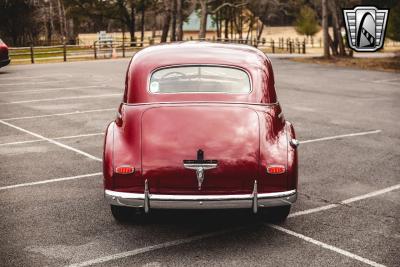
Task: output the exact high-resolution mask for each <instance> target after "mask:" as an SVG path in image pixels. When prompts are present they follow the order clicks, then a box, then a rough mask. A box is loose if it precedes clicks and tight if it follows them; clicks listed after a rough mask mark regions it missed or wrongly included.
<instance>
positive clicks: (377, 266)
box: [268, 224, 385, 267]
mask: <svg viewBox="0 0 400 267" xmlns="http://www.w3.org/2000/svg"><path fill="white" fill-rule="evenodd" d="M268 226H269V227H272V228H274V229H276V230H278V231H280V232H283V233H286V234H288V235H291V236H294V237H297V238H300V239H301V240H304V241H306V242H309V243H312V244H314V245H317V246H319V247H322V248H324V249H327V250H330V251H333V252H336V253H339V254H341V255H343V256H346V257H349V258H351V259H354V260H357V261H360V262H362V263H365V264H368V265H370V266H374V267H384V266H385V265H382V264H380V263H377V262H374V261H371V260H369V259H366V258H363V257H360V256H358V255H356V254H353V253H351V252H349V251H346V250H344V249H341V248H338V247H335V246H331V245H328V244H326V243H323V242H321V241H318V240H315V239H313V238H311V237H308V236H305V235H302V234H299V233H296V232H294V231H291V230H289V229H286V228H283V227H281V226H279V225H274V224H268Z"/></svg>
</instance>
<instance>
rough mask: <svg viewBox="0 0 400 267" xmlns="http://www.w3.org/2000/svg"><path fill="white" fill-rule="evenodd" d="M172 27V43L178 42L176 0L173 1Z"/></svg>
mask: <svg viewBox="0 0 400 267" xmlns="http://www.w3.org/2000/svg"><path fill="white" fill-rule="evenodd" d="M171 13H172V14H171V16H172V26H171V37H170V40H171V42H175V41H176V0H172V12H171Z"/></svg>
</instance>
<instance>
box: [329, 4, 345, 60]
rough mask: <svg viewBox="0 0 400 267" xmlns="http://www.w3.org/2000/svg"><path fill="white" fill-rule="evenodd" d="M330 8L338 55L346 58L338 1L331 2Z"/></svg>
mask: <svg viewBox="0 0 400 267" xmlns="http://www.w3.org/2000/svg"><path fill="white" fill-rule="evenodd" d="M330 4H331V5H330V7H331V12H332V18H333V25H334V26H335V27H334V33H333V34H334V36H335V39H336V41H335V43H336V45H337V46H338V47H339V51H338V54H339V55H340V56H346V50H345V49H344V42H343V38H342V32H341V26H340V25H341V22H340V21H339V16H338V10H337V5H336V1H330Z"/></svg>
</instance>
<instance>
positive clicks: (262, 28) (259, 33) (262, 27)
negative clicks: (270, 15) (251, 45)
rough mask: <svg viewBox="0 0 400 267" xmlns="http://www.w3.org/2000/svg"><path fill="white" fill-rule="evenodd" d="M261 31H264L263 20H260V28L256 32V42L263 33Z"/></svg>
mask: <svg viewBox="0 0 400 267" xmlns="http://www.w3.org/2000/svg"><path fill="white" fill-rule="evenodd" d="M257 23H258V22H257ZM263 31H264V22H262V21H261V28H260V31H259V32H258V35H257V42H259V41H260V39H261V36H262V34H263Z"/></svg>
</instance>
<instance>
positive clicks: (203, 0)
mask: <svg viewBox="0 0 400 267" xmlns="http://www.w3.org/2000/svg"><path fill="white" fill-rule="evenodd" d="M199 2H200V8H201V13H200V31H199V39H205V38H206V31H207V16H208V9H207V4H208V1H207V0H199Z"/></svg>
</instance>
